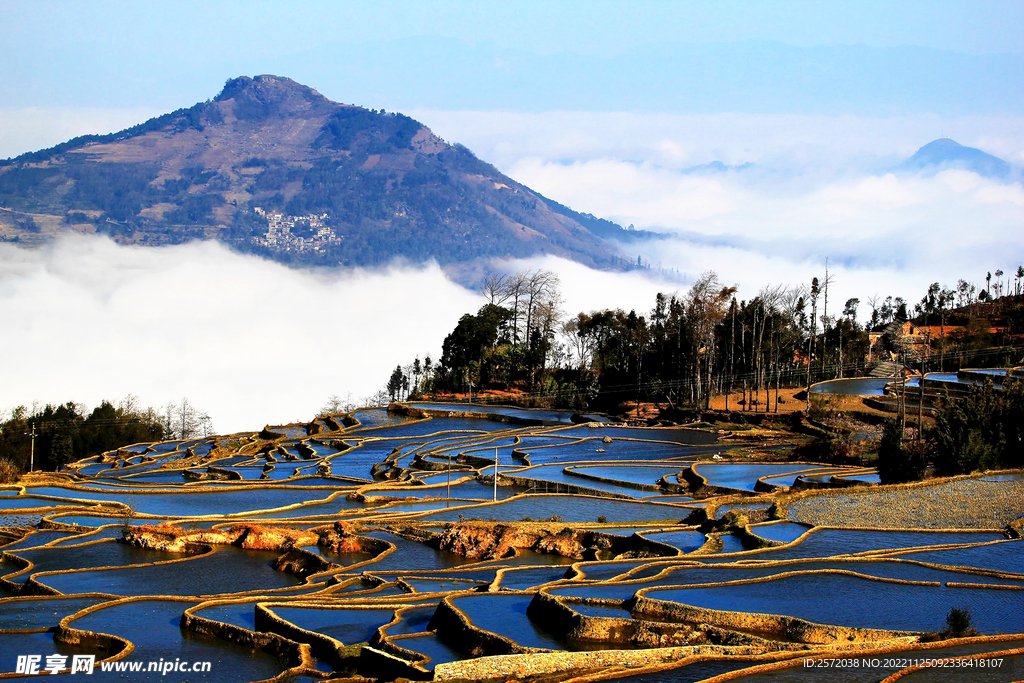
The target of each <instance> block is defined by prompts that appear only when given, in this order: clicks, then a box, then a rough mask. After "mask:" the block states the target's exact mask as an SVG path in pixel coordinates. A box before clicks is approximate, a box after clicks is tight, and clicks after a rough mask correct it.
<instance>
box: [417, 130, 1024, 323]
mask: <svg viewBox="0 0 1024 683" xmlns="http://www.w3.org/2000/svg"><path fill="white" fill-rule="evenodd" d="M417 115H418V116H419V118H420V119H421V120H423V121H424V122H426V123H427V124H428V125H430V126H431V127H432V128H433V129H434V130H435V131H436V132H438V133H439V134H440V135H442V136H443V137H445V138H446V139H452V140H459V141H462V142H464V143H465V144H466V145H467V146H468V147H470V149H473V150H474V151H475V152H476V153H477V154H478V155H480V156H481V157H482V158H484V159H488V160H492V161H494V162H496V165H497V166H498V167H499V168H500V169H501V170H502V171H503V172H505V173H507V174H508V175H510V176H511V177H513V178H515V179H516V180H519V181H521V182H523V183H525V184H526V185H528V186H530V187H532V188H534V189H536V190H538V191H540V192H541V193H543V194H545V195H547V196H549V197H551V198H553V199H556V200H558V201H560V202H562V203H564V204H567V205H568V206H571V207H573V208H575V209H577V210H581V211H587V212H589V213H593V214H595V215H598V216H601V217H603V218H609V219H611V220H614V221H616V222H618V223H620V224H622V225H629V224H633V225H635V226H636V227H637V228H642V229H648V230H653V231H656V232H659V233H662V234H664V235H666V237H667V239H665V240H657V241H654V242H650V243H634V244H631V245H626V246H625V247H624V249H625V250H626V252H627V253H630V254H632V255H640V256H642V257H643V259H644V260H645V261H647V262H651V263H655V264H658V265H661V266H662V267H664V268H669V269H672V268H676V269H679V271H681V272H682V273H683V274H684V275H685V276H686V277H688V278H693V277H695V276H696V275H699V274H700V273H701V272H703V271H705V270H715V271H717V272H718V273H719V275H720V277H721V279H722V281H723V282H725V283H728V284H736V285H739V287H740V292H739V296H741V297H742V298H750V297H752V296H754V295H755V294H756V292H757V291H758V290H759V289H760V288H761V287H762V286H764V285H765V284H769V283H772V284H791V285H799V284H805V283H809V281H810V279H811V278H812V277H814V276H816V275H817V276H819V277H820V276H822V275H823V274H824V263H825V259H826V258H828V259H829V262H830V264H831V265H830V272H831V273H834V274H835V291H834V300H836V301H840V302H842V301H845V299H846V298H849V297H859V298H860V299H861V300H862V301H866V299H867V297H869V296H871V295H872V294H875V293H879V294H881V295H882V296H883V297H884V296H886V295H892V296H903V297H905V298H907V299H910V300H913V301H916V300H918V299H920V298H921V296H923V294H924V291H925V289H926V288H927V286H928V284H929V283H931V282H935V281H939V282H942V283H945V284H950V285H953V284H955V282H956V280H957V279H959V278H965V279H967V280H972V281H974V282H981V281H983V280H984V278H985V273H986V272H989V271H992V272H994V271H995V270H996V269H1002V270H1004V271H1006V272H1010V271H1015V270H1016V268H1017V266H1018V265H1020V264H1021V263H1024V230H1022V227H1024V186H1022V185H1021V182H1020V180H1019V178H1020V176H1019V175H1018V176H1017V178H1018V180H1016V181H1014V182H1003V181H998V180H989V179H985V178H981V177H979V176H978V175H976V174H973V173H968V172H964V171H956V170H948V171H943V172H941V173H938V174H936V175H934V176H931V177H928V176H916V175H908V174H902V173H899V172H894V169H895V167H896V166H898V165H899V164H900V163H901V162H902V161H903V160H904V159H906V158H907V157H909V156H910V155H911V154H913V153H914V152H915V151H916V150H917V149H918V148H919V147H920V146H922V145H923V144H925V143H927V142H929V141H931V140H932V139H934V138H937V137H939V136H940V135H941V134H946V135H949V136H951V137H953V138H954V139H956V140H957V141H958V142H960V143H962V144H965V145H969V146H976V147H979V148H981V149H983V150H985V151H987V152H989V153H991V154H995V155H998V156H1000V157H1002V158H1003V159H1006V160H1008V161H1010V162H1011V163H1014V164H1016V165H1017V166H1018V167H1019V166H1020V165H1021V164H1022V163H1024V120H1022V119H1020V118H1012V117H981V116H972V117H958V118H948V117H947V118H940V117H936V116H908V117H893V118H865V117H856V116H839V117H824V116H768V115H745V114H720V115H707V116H703V115H701V116H698V115H694V116H677V115H668V114H662V115H648V114H633V113H620V114H600V113H585V112H584V113H580V112H550V113H546V114H520V113H492V112H433V111H422V112H417ZM712 161H721V162H723V163H725V164H728V165H730V166H733V167H735V166H739V165H741V164H744V163H748V162H749V163H751V164H753V165H752V166H750V167H747V168H744V169H742V170H728V171H725V172H693V171H692V170H690V169H692V167H693V166H697V165H700V164H707V163H710V162H712ZM830 298H832V297H830ZM645 305H646V304H645ZM866 310H867V309H866V306H863V305H862V312H865V311H866Z"/></svg>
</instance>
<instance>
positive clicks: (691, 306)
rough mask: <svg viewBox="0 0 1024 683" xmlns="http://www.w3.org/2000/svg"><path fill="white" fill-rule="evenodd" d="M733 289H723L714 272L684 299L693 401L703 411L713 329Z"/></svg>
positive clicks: (707, 392) (711, 361) (708, 385)
mask: <svg viewBox="0 0 1024 683" xmlns="http://www.w3.org/2000/svg"><path fill="white" fill-rule="evenodd" d="M735 291H736V289H735V287H723V286H722V284H721V283H720V282H719V281H718V275H717V274H716V273H715V272H714V271H710V270H709V271H707V272H705V273H703V274H702V275H701V276H700V277H699V278H697V280H696V281H695V282H694V283H693V285H692V286H691V287H690V291H689V292H687V294H686V297H685V299H684V306H685V310H686V321H687V323H688V324H687V333H688V334H689V335H690V343H691V344H692V347H693V349H694V351H695V353H694V354H693V360H692V370H693V378H694V388H695V389H696V394H695V399H696V401H697V403H698V404H701V403H703V405H704V408H705V409H707V407H708V405H709V403H710V401H711V384H712V382H711V372H712V368H713V367H714V359H715V327H716V326H717V325H718V324H719V323H720V322H722V320H724V319H725V315H726V313H727V312H728V310H729V301H730V300H731V299H732V295H733V293H734V292H735Z"/></svg>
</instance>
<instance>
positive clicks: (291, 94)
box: [213, 74, 333, 119]
mask: <svg viewBox="0 0 1024 683" xmlns="http://www.w3.org/2000/svg"><path fill="white" fill-rule="evenodd" d="M213 101H214V102H234V104H235V107H234V108H235V112H236V115H237V116H238V118H241V119H254V118H265V117H267V116H274V115H296V114H303V113H305V112H307V111H308V110H309V108H310V107H311V106H313V107H324V106H330V105H332V104H333V103H332V102H331V101H330V100H328V99H327V98H326V97H324V96H323V95H321V94H320V93H319V92H317V91H316V90H314V89H313V88H310V87H309V86H307V85H302V84H301V83H297V82H295V81H293V80H292V79H290V78H285V77H283V76H274V75H271V74H263V75H260V76H256V77H254V78H249V77H248V76H239V77H238V78H231V79H229V80H228V81H227V82H226V83H225V84H224V88H223V89H222V90H221V91H220V94H218V95H217V97H215V98H214V99H213Z"/></svg>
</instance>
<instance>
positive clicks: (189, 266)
mask: <svg viewBox="0 0 1024 683" xmlns="http://www.w3.org/2000/svg"><path fill="white" fill-rule="evenodd" d="M480 302H481V300H480V298H479V297H478V296H476V295H475V294H473V293H471V292H468V291H466V290H465V289H462V288H461V287H459V286H457V285H455V284H453V283H452V282H450V281H449V280H447V279H446V278H445V276H444V274H443V273H442V272H441V270H440V269H439V268H438V267H437V266H436V265H431V266H426V267H423V268H397V267H396V268H391V269H387V270H382V271H363V270H349V271H345V272H332V273H323V272H319V273H317V272H309V271H302V270H292V269H289V268H286V267H284V266H281V265H279V264H276V263H271V262H268V261H262V260H260V259H257V258H255V257H249V256H242V255H239V254H235V253H233V252H230V251H228V250H227V249H225V248H223V247H222V246H220V245H218V244H216V243H213V242H205V243H192V244H187V245H182V246H175V247H161V248H138V247H124V246H118V245H116V244H114V243H113V242H111V241H109V240H107V239H106V238H100V237H81V236H69V237H65V238H62V239H60V240H57V241H56V242H55V243H53V244H52V245H51V246H50V247H47V248H45V249H40V250H25V249H19V248H16V247H14V246H11V245H0V318H2V319H3V320H4V321H5V324H4V325H3V326H2V327H0V348H3V349H4V355H5V358H6V359H7V361H6V363H5V367H4V371H3V381H2V382H0V406H3V407H7V408H11V407H14V406H15V405H18V404H30V403H31V402H32V401H33V400H39V401H40V402H42V403H47V402H49V403H58V402H64V401H69V400H74V401H79V402H84V403H86V404H88V405H90V406H95V405H97V404H98V403H99V402H100V400H102V399H109V400H113V401H116V400H117V399H119V398H121V397H123V396H125V395H127V394H129V393H132V394H136V395H138V396H139V397H140V399H141V402H142V403H143V404H144V405H154V406H159V405H161V404H164V403H166V402H168V401H176V400H179V399H180V398H181V397H183V396H186V397H188V398H189V400H190V401H192V403H193V404H195V405H196V406H198V407H199V408H201V409H203V410H206V411H207V412H209V413H210V415H211V416H212V418H213V421H214V426H215V427H216V428H217V429H218V431H220V432H225V433H226V432H230V431H237V430H246V429H259V428H261V427H262V426H263V425H264V424H268V423H270V424H273V423H280V422H286V421H293V420H308V419H310V418H312V417H313V416H314V415H315V414H316V411H317V409H319V408H320V407H321V406H322V405H324V404H325V403H326V400H327V398H328V397H329V396H331V395H333V394H338V395H340V396H342V397H344V396H345V395H346V394H347V393H349V392H351V393H352V394H353V396H354V397H356V398H359V397H361V396H367V395H369V394H372V393H373V392H375V391H377V390H378V389H380V388H381V387H382V386H383V385H384V383H385V382H386V381H387V378H388V376H389V375H390V373H391V370H392V369H393V368H394V367H395V365H397V364H399V363H402V364H405V363H407V362H410V361H411V360H412V358H413V357H414V356H415V355H417V354H419V355H420V356H421V357H422V354H423V353H431V354H433V355H434V357H435V358H436V352H437V350H438V349H439V348H440V345H441V341H442V340H443V339H444V336H445V335H446V334H447V333H448V332H449V331H450V330H451V329H452V328H453V327H454V326H455V323H456V321H457V320H458V318H459V316H461V315H462V314H463V313H465V312H467V311H471V310H475V309H476V308H477V307H478V306H479V305H480Z"/></svg>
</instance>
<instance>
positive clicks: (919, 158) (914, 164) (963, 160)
mask: <svg viewBox="0 0 1024 683" xmlns="http://www.w3.org/2000/svg"><path fill="white" fill-rule="evenodd" d="M901 168H904V169H906V170H913V171H932V172H935V171H940V170H942V169H944V168H960V169H963V170H965V171H973V172H975V173H977V174H978V175H980V176H984V177H986V178H1008V177H1009V176H1010V164H1009V163H1007V162H1005V161H1003V160H1002V159H1000V158H999V157H995V156H992V155H991V154H988V153H987V152H982V151H981V150H980V149H975V148H974V147H965V146H964V145H961V144H960V143H958V142H955V141H954V140H951V139H949V138H939V139H938V140H933V141H931V142H929V143H928V144H927V145H925V146H924V147H922V148H921V149H919V150H917V152H916V153H915V154H914V156H912V157H910V158H909V159H907V160H906V161H905V162H903V165H902V167H901Z"/></svg>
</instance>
